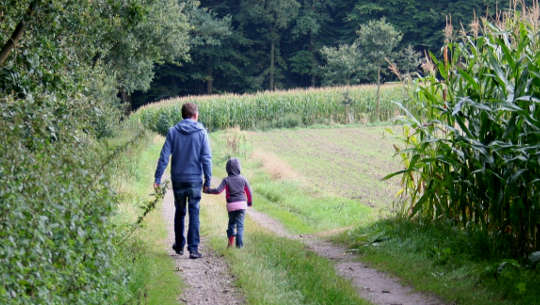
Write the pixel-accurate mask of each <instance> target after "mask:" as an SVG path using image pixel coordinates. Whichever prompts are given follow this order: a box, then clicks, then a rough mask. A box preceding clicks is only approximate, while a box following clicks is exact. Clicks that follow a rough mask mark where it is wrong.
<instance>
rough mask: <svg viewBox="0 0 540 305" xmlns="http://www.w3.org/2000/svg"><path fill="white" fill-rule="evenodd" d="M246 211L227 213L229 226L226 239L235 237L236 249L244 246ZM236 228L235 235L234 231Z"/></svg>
mask: <svg viewBox="0 0 540 305" xmlns="http://www.w3.org/2000/svg"><path fill="white" fill-rule="evenodd" d="M245 214H246V210H237V211H232V212H229V226H228V228H227V237H231V236H236V247H238V248H242V247H243V246H244V241H243V235H244V215H245ZM235 227H236V234H234V229H235Z"/></svg>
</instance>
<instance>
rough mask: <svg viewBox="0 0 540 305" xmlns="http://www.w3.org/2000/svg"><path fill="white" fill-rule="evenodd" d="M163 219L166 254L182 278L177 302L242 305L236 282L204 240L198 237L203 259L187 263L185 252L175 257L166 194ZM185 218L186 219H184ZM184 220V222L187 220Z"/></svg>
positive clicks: (170, 199)
mask: <svg viewBox="0 0 540 305" xmlns="http://www.w3.org/2000/svg"><path fill="white" fill-rule="evenodd" d="M163 218H164V219H165V223H166V224H167V230H168V238H167V244H166V247H167V251H168V253H169V255H170V256H171V257H172V258H173V259H174V260H175V263H176V272H177V273H178V275H179V276H181V277H182V279H183V281H184V283H185V284H186V286H187V287H185V289H184V291H183V293H182V295H181V296H179V298H178V301H179V302H181V303H184V304H188V305H203V304H204V305H208V304H212V305H235V304H245V301H244V299H243V297H242V294H241V293H240V291H239V289H238V287H236V286H235V284H234V282H235V279H234V277H233V276H232V275H231V273H230V272H229V269H228V266H227V264H226V263H225V260H224V259H223V257H222V256H219V255H218V254H216V253H215V252H213V251H212V250H211V249H210V247H208V246H206V243H207V241H206V239H205V237H204V236H201V242H200V244H199V252H201V253H202V254H203V257H202V258H199V259H189V253H188V252H187V251H186V249H184V255H178V254H176V253H175V252H174V251H173V250H172V248H171V246H172V244H173V243H174V196H173V194H172V192H171V191H170V190H169V191H168V192H167V194H166V195H165V200H164V201H163ZM186 218H187V216H186ZM186 220H187V219H186Z"/></svg>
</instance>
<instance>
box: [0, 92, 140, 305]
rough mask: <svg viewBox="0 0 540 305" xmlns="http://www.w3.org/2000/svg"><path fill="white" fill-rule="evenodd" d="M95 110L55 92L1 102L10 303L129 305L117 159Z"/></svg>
mask: <svg viewBox="0 0 540 305" xmlns="http://www.w3.org/2000/svg"><path fill="white" fill-rule="evenodd" d="M79 103H82V104H79ZM85 105H86V106H85ZM93 108H94V107H93V106H92V105H91V104H88V103H87V101H84V102H83V101H75V100H71V101H63V102H62V103H58V101H57V100H55V99H54V98H52V97H50V96H46V95H42V96H36V97H35V98H30V97H29V98H27V99H26V100H16V99H13V98H10V97H7V98H2V99H1V100H0V115H1V116H2V124H0V143H1V145H0V155H2V158H1V159H0V202H2V204H1V205H0V303H2V304H122V303H125V302H126V300H127V299H128V298H129V297H130V293H129V292H128V291H127V288H126V287H127V282H128V281H129V274H128V273H127V271H126V270H125V269H124V267H122V266H121V265H120V260H119V257H118V255H117V254H118V253H117V251H116V249H117V248H116V246H115V244H114V242H113V241H114V238H115V236H116V230H115V228H114V226H113V224H111V222H110V221H109V218H110V216H111V215H112V213H114V209H115V204H116V197H115V193H114V192H113V190H112V189H111V187H110V182H109V174H108V173H109V171H108V170H107V167H106V164H107V161H108V160H109V158H110V156H108V155H107V154H106V152H105V151H103V150H102V149H100V146H99V145H98V143H97V142H96V141H95V140H93V139H95V136H96V131H95V130H93V129H92V126H93V124H92V122H93V121H95V119H96V116H99V113H96V112H94V111H92V110H91V109H93ZM59 114H60V116H61V117H62V118H63V119H62V120H58V117H59ZM82 130H86V132H82Z"/></svg>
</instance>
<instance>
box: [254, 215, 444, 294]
mask: <svg viewBox="0 0 540 305" xmlns="http://www.w3.org/2000/svg"><path fill="white" fill-rule="evenodd" d="M248 215H249V216H250V217H251V218H252V219H253V220H254V221H256V222H257V223H258V224H260V225H261V226H262V227H264V228H266V229H268V230H270V231H272V232H274V233H275V234H276V235H278V236H281V237H285V238H289V239H296V240H300V241H302V242H303V243H304V244H305V245H306V246H307V247H308V248H309V249H311V250H312V251H313V252H315V253H317V254H318V255H320V256H322V257H325V258H327V259H330V260H332V261H334V262H335V266H336V271H337V273H338V274H339V275H341V276H343V277H344V278H347V279H350V280H351V281H352V284H353V285H354V287H355V288H356V290H357V291H358V294H359V295H360V296H361V297H363V298H365V299H367V300H369V301H371V302H372V303H374V304H377V305H443V304H444V303H443V302H442V301H440V300H438V299H437V298H435V297H433V296H429V295H425V294H421V293H418V292H415V291H414V290H413V289H412V288H410V287H406V286H403V285H401V284H400V283H399V281H398V279H396V278H394V277H391V276H389V275H388V274H386V273H384V272H380V271H377V270H376V269H373V268H369V267H368V266H366V265H365V264H363V263H361V262H359V261H357V259H356V258H355V256H354V255H352V254H350V253H347V252H346V250H345V249H344V248H341V247H339V246H336V245H334V244H331V243H329V242H327V241H323V240H320V239H318V238H316V237H314V236H307V235H293V234H291V233H289V232H288V231H287V230H286V229H285V228H284V227H283V225H282V224H281V223H280V222H278V221H276V220H275V219H272V218H271V217H269V216H267V215H266V214H263V213H261V212H257V211H255V210H253V209H249V210H248Z"/></svg>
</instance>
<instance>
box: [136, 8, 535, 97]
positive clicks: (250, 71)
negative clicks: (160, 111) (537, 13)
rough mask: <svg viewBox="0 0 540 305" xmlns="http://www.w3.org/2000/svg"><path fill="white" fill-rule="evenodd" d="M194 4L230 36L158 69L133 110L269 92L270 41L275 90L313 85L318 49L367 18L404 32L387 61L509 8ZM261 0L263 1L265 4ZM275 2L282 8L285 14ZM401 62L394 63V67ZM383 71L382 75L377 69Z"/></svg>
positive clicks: (434, 46) (352, 36)
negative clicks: (188, 98) (449, 26)
mask: <svg viewBox="0 0 540 305" xmlns="http://www.w3.org/2000/svg"><path fill="white" fill-rule="evenodd" d="M531 1H533V0H526V2H531ZM200 2H201V8H204V9H208V11H207V12H208V13H209V14H210V15H213V16H214V17H215V18H212V19H213V20H212V19H204V20H205V21H207V23H205V24H208V25H216V24H219V23H220V21H222V20H227V19H228V18H230V27H229V29H230V33H231V35H227V36H225V35H222V36H220V37H219V38H220V39H221V46H219V47H213V46H212V47H207V46H204V45H191V51H190V56H191V58H192V59H193V60H192V61H191V62H190V63H189V64H187V65H184V66H178V65H163V66H160V67H159V68H158V72H157V74H156V76H157V77H156V78H155V79H154V81H153V83H152V85H151V90H150V91H149V92H148V93H143V92H140V91H139V92H137V93H136V94H135V97H136V98H135V99H134V101H133V102H134V103H133V106H134V108H135V107H137V106H139V105H143V104H146V103H148V102H152V101H157V100H160V99H163V98H168V97H176V96H184V95H193V94H210V93H212V92H216V93H217V92H235V93H246V92H256V91H260V90H265V89H268V88H269V80H270V70H271V69H270V64H271V60H270V59H271V56H270V55H271V54H270V53H271V45H272V44H273V45H274V47H275V50H274V51H275V53H274V59H275V62H274V75H275V87H276V88H297V87H315V86H320V85H321V84H325V83H328V82H327V81H326V79H325V78H324V77H323V75H322V74H321V72H322V71H321V70H320V68H319V67H320V66H321V65H324V58H323V56H322V55H321V54H320V52H319V51H320V50H321V48H322V47H323V46H327V47H331V48H336V47H338V46H340V45H349V46H350V45H351V44H352V43H353V42H354V41H355V40H356V38H357V33H356V32H357V31H358V29H359V28H360V27H361V25H364V24H366V23H368V22H369V21H371V20H380V19H381V18H382V17H385V18H386V21H387V23H389V24H391V25H392V26H393V27H394V28H395V29H398V30H399V31H400V32H401V33H402V34H403V39H402V40H401V42H400V43H399V45H398V47H397V48H396V49H395V54H393V55H394V57H402V56H400V55H405V54H403V52H405V51H406V50H408V49H406V47H407V46H408V45H411V46H412V49H414V50H415V51H417V52H420V53H423V52H424V51H432V52H436V51H439V49H440V48H441V47H442V45H443V40H444V33H443V28H444V26H445V21H446V18H447V17H450V18H449V19H451V20H452V21H453V22H454V24H457V25H460V24H463V25H464V26H467V25H469V24H470V23H471V22H472V21H473V19H474V15H475V12H476V15H478V16H494V14H495V11H496V9H504V8H505V7H507V6H508V1H500V0H458V1H456V0H441V1H420V0H374V1H371V0H354V1H352V0H296V1H238V0H221V1H217V0H202V1H200ZM263 2H266V6H265V4H263ZM293 2H296V3H297V5H294V7H292V6H286V5H285V4H287V5H292V4H294V3H293ZM273 5H275V6H273ZM279 5H283V7H286V8H287V9H285V12H283V10H282V9H280V8H279ZM276 7H277V9H275V8H276ZM291 7H292V8H291ZM284 13H286V15H283V14H284ZM288 15H290V16H289V17H287V18H286V19H287V20H288V22H286V23H280V24H282V25H283V24H284V25H283V26H282V27H281V26H280V27H276V26H274V25H276V24H277V23H275V22H274V21H275V20H277V19H276V18H275V17H278V16H288ZM280 18H281V17H280ZM289 19H290V20H289ZM205 28H206V27H202V28H201V30H200V32H204V31H205ZM196 31H197V30H196ZM198 32H199V31H198ZM271 33H274V34H272V35H271ZM201 55H204V56H201ZM207 55H208V56H207ZM383 59H384V58H383ZM400 62H401V60H396V63H397V64H398V65H400ZM383 64H384V63H383ZM400 69H402V70H403V71H404V73H406V72H407V71H412V70H411V69H410V68H405V69H404V67H402V66H401V65H400ZM383 72H387V71H385V69H384V70H383ZM385 74H386V75H382V79H383V80H384V81H390V80H394V79H395V76H393V75H392V74H388V73H385ZM209 80H211V81H210V82H209ZM375 80H376V75H375V76H374V75H373V74H372V75H371V77H369V78H366V77H364V78H362V79H361V81H362V82H374V81H375ZM341 84H345V83H344V82H343V83H341ZM209 88H210V89H212V90H208V89H209Z"/></svg>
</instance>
